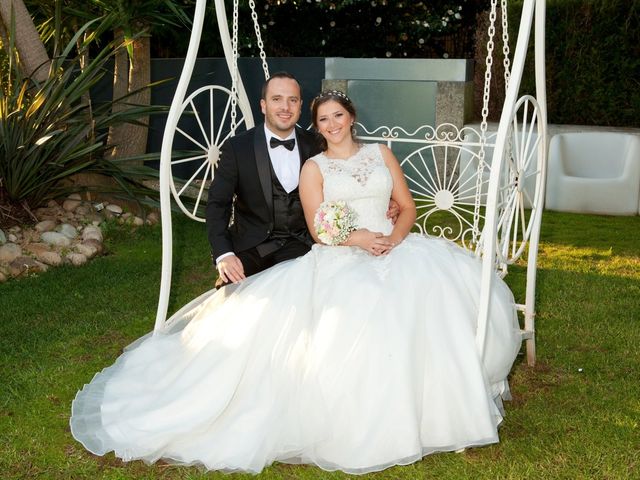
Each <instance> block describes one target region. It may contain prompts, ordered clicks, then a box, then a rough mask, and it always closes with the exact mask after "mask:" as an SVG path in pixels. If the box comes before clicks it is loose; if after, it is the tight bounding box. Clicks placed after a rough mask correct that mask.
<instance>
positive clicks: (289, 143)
mask: <svg viewBox="0 0 640 480" xmlns="http://www.w3.org/2000/svg"><path fill="white" fill-rule="evenodd" d="M280 145H282V146H283V147H284V148H286V149H287V150H289V151H293V147H295V146H296V139H295V138H290V139H289V140H280V139H279V138H276V137H271V140H269V146H271V148H276V147H279V146H280Z"/></svg>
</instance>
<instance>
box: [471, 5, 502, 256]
mask: <svg viewBox="0 0 640 480" xmlns="http://www.w3.org/2000/svg"><path fill="white" fill-rule="evenodd" d="M497 8H498V0H491V11H490V12H489V29H488V34H489V39H488V40H487V58H486V61H485V65H486V69H485V71H484V91H483V95H482V122H481V123H480V151H479V152H478V171H477V172H476V195H475V204H474V208H473V229H472V236H471V241H472V242H473V243H474V244H475V245H478V238H479V236H480V228H479V224H480V198H481V197H482V176H483V174H484V168H485V149H486V145H487V118H488V117H489V98H490V94H491V70H492V67H493V49H494V46H495V44H494V42H493V39H494V37H495V35H496V17H497V12H496V11H497Z"/></svg>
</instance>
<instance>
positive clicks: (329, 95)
mask: <svg viewBox="0 0 640 480" xmlns="http://www.w3.org/2000/svg"><path fill="white" fill-rule="evenodd" d="M330 100H333V101H334V102H338V103H339V104H340V105H342V107H343V108H344V109H345V110H346V111H347V112H349V114H350V115H351V117H352V118H353V121H354V122H355V121H356V108H355V107H354V106H353V102H352V101H351V100H350V99H349V97H347V96H346V95H345V94H344V92H341V91H340V90H326V91H324V92H322V93H321V94H320V95H318V96H317V97H316V98H314V99H313V101H312V102H311V122H312V124H313V128H314V129H315V131H316V135H317V137H318V142H319V143H320V146H321V147H322V151H326V150H327V148H328V145H327V141H326V140H325V138H324V137H323V136H322V135H320V132H319V131H318V108H319V107H320V105H322V104H323V103H327V102H328V101H330ZM351 138H352V139H353V141H354V142H355V141H356V131H355V129H354V128H351Z"/></svg>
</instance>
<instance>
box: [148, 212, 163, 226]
mask: <svg viewBox="0 0 640 480" xmlns="http://www.w3.org/2000/svg"><path fill="white" fill-rule="evenodd" d="M159 221H160V218H159V217H158V214H157V212H151V213H150V214H149V215H147V223H148V224H149V225H155V224H156V223H158V222H159Z"/></svg>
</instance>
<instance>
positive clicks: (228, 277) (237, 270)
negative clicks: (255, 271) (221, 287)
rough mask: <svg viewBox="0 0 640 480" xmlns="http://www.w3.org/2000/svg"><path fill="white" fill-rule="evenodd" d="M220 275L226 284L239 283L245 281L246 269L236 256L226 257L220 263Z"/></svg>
mask: <svg viewBox="0 0 640 480" xmlns="http://www.w3.org/2000/svg"><path fill="white" fill-rule="evenodd" d="M217 267H218V274H219V275H220V278H221V279H222V281H223V282H225V283H238V282H239V281H241V280H244V279H245V278H246V277H245V275H244V267H243V266H242V262H241V261H240V259H239V258H238V257H236V256H235V255H229V256H227V257H224V258H223V259H221V260H220V261H219V262H218V265H217Z"/></svg>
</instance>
